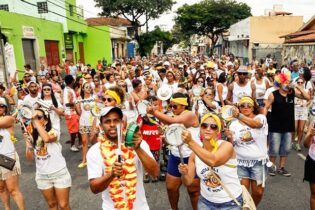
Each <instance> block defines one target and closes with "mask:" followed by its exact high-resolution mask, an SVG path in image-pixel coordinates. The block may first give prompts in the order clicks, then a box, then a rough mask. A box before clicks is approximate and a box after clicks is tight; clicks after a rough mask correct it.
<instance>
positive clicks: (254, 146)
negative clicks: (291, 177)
mask: <svg viewBox="0 0 315 210" xmlns="http://www.w3.org/2000/svg"><path fill="white" fill-rule="evenodd" d="M233 116H234V117H235V118H237V119H238V120H235V121H232V123H231V125H230V127H229V130H228V131H227V137H228V138H229V139H230V140H231V141H232V142H233V144H234V150H235V152H236V156H237V162H238V167H237V173H238V176H239V179H240V180H241V184H242V185H244V186H245V187H246V188H247V189H248V190H249V189H251V192H252V197H253V200H254V202H255V204H256V206H257V205H258V204H259V202H260V201H261V199H262V196H263V193H264V187H265V181H266V169H267V168H266V162H267V160H268V153H267V134H268V125H267V119H266V117H265V115H262V114H259V113H258V105H257V104H256V103H255V102H254V100H253V99H252V98H251V97H248V96H244V97H242V98H241V99H240V101H239V109H236V108H235V109H234V110H233Z"/></svg>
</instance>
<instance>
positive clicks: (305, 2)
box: [77, 0, 315, 30]
mask: <svg viewBox="0 0 315 210" xmlns="http://www.w3.org/2000/svg"><path fill="white" fill-rule="evenodd" d="M200 1H201V0H177V3H176V4H175V5H174V6H173V8H172V12H168V13H165V14H163V15H161V17H160V18H158V19H156V20H151V21H149V29H150V30H151V29H153V28H154V26H156V25H162V26H163V27H165V28H166V29H167V30H169V29H171V28H172V26H173V24H174V21H173V19H174V18H175V15H176V14H175V11H176V10H177V9H178V8H179V7H180V6H182V5H184V4H194V3H196V2H200ZM237 1H238V2H244V3H246V4H248V5H249V6H250V7H251V9H252V10H251V11H252V14H253V15H255V16H259V15H264V12H265V9H272V8H273V5H274V4H281V5H283V10H284V11H286V12H291V13H293V15H296V16H303V17H304V21H305V22H306V21H308V20H309V19H310V18H311V17H312V16H313V15H315V12H314V8H315V1H314V0H263V1H262V0H237ZM77 4H78V5H83V7H84V10H85V11H84V15H85V17H95V16H97V14H98V13H99V12H101V9H100V8H96V7H95V2H94V0H77Z"/></svg>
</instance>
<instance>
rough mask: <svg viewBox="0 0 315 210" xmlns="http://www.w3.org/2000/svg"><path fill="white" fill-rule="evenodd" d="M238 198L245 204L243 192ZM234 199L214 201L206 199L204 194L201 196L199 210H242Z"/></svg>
mask: <svg viewBox="0 0 315 210" xmlns="http://www.w3.org/2000/svg"><path fill="white" fill-rule="evenodd" d="M236 200H237V201H238V202H239V203H240V204H241V206H243V197H242V194H241V195H240V196H238V197H237V198H236ZM241 209H242V208H241V207H240V206H238V205H237V204H236V203H235V202H234V201H233V200H231V201H228V202H225V203H213V202H210V201H208V200H207V199H205V198H204V197H203V196H202V195H200V196H199V200H198V210H241Z"/></svg>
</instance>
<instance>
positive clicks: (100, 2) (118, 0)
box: [94, 0, 175, 41]
mask: <svg viewBox="0 0 315 210" xmlns="http://www.w3.org/2000/svg"><path fill="white" fill-rule="evenodd" d="M94 1H95V2H96V6H97V7H100V8H102V13H101V15H103V16H112V17H118V16H122V17H124V18H126V19H127V20H129V21H130V22H131V25H132V26H133V28H134V30H135V38H136V40H137V41H138V38H139V37H138V28H139V27H141V26H144V25H145V24H146V23H147V21H149V20H151V19H155V18H158V17H159V16H160V15H161V14H163V13H164V12H166V11H169V10H171V9H172V6H173V4H174V3H175V2H174V1H173V0H94ZM143 16H146V18H145V19H146V20H145V21H144V22H141V21H140V18H141V17H143ZM141 19H143V18H141Z"/></svg>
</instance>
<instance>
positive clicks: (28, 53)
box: [22, 39, 37, 71]
mask: <svg viewBox="0 0 315 210" xmlns="http://www.w3.org/2000/svg"><path fill="white" fill-rule="evenodd" d="M22 45H23V53H24V62H25V64H29V65H31V68H32V69H33V70H34V71H36V69H37V68H36V58H35V50H34V40H33V39H22Z"/></svg>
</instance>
